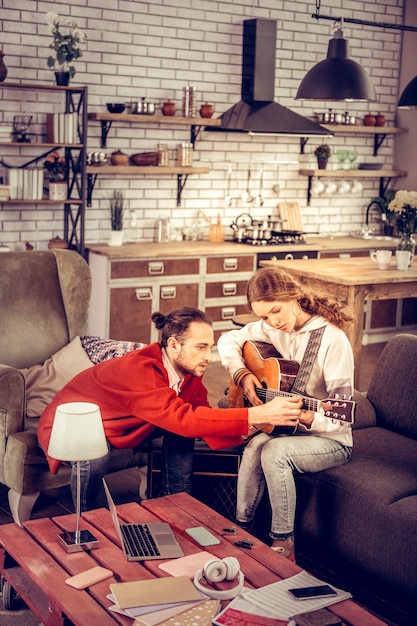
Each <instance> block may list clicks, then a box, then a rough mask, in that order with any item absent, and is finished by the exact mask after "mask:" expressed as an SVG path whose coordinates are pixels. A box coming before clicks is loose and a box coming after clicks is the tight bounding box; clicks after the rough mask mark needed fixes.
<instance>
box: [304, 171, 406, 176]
mask: <svg viewBox="0 0 417 626" xmlns="http://www.w3.org/2000/svg"><path fill="white" fill-rule="evenodd" d="M298 173H299V174H300V175H301V176H316V177H320V176H321V177H323V178H387V177H388V176H389V177H390V178H400V177H401V176H407V172H404V171H403V170H328V169H325V170H299V171H298Z"/></svg>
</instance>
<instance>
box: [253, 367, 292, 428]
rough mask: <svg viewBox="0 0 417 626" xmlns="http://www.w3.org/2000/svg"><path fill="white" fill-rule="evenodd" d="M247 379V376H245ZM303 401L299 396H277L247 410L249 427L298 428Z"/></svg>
mask: <svg viewBox="0 0 417 626" xmlns="http://www.w3.org/2000/svg"><path fill="white" fill-rule="evenodd" d="M245 378H247V376H245ZM302 406H303V401H302V399H301V398H300V397H299V396H290V397H281V396H277V397H276V398H274V399H273V400H271V401H270V402H266V403H265V404H262V405H258V406H251V407H249V409H248V424H249V426H255V427H260V426H262V425H265V424H271V425H272V426H293V427H294V428H295V427H296V426H298V422H299V421H300V417H301V413H302V411H301V407H302Z"/></svg>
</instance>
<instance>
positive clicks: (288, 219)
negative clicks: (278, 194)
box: [278, 202, 304, 232]
mask: <svg viewBox="0 0 417 626" xmlns="http://www.w3.org/2000/svg"><path fill="white" fill-rule="evenodd" d="M278 214H279V216H280V219H281V222H282V230H298V231H300V232H303V231H304V229H303V221H302V219H301V213H300V207H299V205H298V202H279V203H278Z"/></svg>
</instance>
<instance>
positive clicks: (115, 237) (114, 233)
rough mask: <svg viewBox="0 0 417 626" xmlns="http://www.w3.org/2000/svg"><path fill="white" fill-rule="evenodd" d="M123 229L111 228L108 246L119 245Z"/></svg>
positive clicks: (121, 241)
mask: <svg viewBox="0 0 417 626" xmlns="http://www.w3.org/2000/svg"><path fill="white" fill-rule="evenodd" d="M123 234H124V232H123V230H111V231H110V241H109V246H121V245H122V244H123Z"/></svg>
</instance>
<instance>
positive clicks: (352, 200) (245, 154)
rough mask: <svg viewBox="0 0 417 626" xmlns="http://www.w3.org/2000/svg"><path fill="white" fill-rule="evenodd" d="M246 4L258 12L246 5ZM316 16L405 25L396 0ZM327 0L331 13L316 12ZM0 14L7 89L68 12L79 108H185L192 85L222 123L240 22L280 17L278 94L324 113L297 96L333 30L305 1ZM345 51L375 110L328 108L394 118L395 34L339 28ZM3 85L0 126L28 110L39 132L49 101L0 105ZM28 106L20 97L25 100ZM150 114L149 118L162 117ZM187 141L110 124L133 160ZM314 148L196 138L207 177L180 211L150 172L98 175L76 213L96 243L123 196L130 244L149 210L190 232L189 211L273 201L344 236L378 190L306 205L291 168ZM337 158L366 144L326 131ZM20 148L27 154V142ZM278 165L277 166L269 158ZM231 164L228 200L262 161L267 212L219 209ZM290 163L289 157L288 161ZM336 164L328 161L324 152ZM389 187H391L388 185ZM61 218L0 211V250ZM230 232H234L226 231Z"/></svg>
mask: <svg viewBox="0 0 417 626" xmlns="http://www.w3.org/2000/svg"><path fill="white" fill-rule="evenodd" d="M255 4H256V6H254V5H255ZM322 4H323V6H322V9H321V13H322V14H324V15H328V14H331V15H334V16H336V17H338V16H342V17H358V18H361V19H367V20H374V21H379V22H394V23H401V22H402V11H403V0H377V1H368V2H363V1H361V0H350V1H346V0H333V1H332V2H331V3H322ZM325 4H327V5H329V4H331V7H329V6H324V5H325ZM2 5H3V8H2V11H1V13H0V25H1V29H2V33H1V39H0V47H1V48H2V49H3V52H4V54H5V57H4V60H5V63H6V65H7V67H8V77H7V80H8V81H12V82H16V81H22V82H30V83H32V82H34V83H36V82H40V83H48V82H50V81H52V80H53V74H52V72H51V70H49V69H48V68H47V66H46V58H47V56H48V54H49V49H48V44H49V43H50V35H49V33H48V31H47V27H46V21H45V15H46V12H47V11H55V12H57V13H58V14H59V15H61V16H64V15H70V16H71V17H73V18H74V19H75V20H76V21H77V22H78V24H79V26H80V27H81V28H83V29H84V30H85V31H86V32H87V35H88V41H87V43H86V44H85V46H84V48H83V57H82V59H81V60H80V62H78V63H77V75H76V77H75V79H74V82H76V83H78V84H87V85H88V87H89V110H90V111H103V110H105V103H106V102H110V101H113V102H129V101H132V100H138V99H140V98H141V97H142V96H145V97H146V98H147V99H148V100H149V101H151V102H155V103H157V104H158V105H159V104H160V103H162V102H163V101H165V100H167V99H168V98H170V99H173V100H174V101H175V103H176V105H177V109H180V108H181V97H182V87H183V86H184V85H186V84H187V82H189V83H190V84H194V85H195V86H196V88H197V96H198V100H199V103H202V102H203V101H206V100H207V101H209V102H211V103H213V104H214V106H215V115H220V114H221V113H222V112H224V111H225V110H226V109H227V108H228V107H229V106H230V105H232V104H234V103H235V102H237V101H238V100H239V99H240V73H241V68H240V64H241V43H242V30H243V24H242V23H243V20H244V19H248V18H252V17H265V18H273V19H276V20H277V21H278V34H277V54H276V66H277V69H276V80H275V99H276V100H277V101H279V102H280V104H282V105H284V106H288V107H290V108H292V109H293V110H295V111H297V112H298V113H301V114H304V115H311V114H312V113H313V111H320V112H322V111H324V110H326V109H327V107H328V103H320V102H318V103H311V102H310V103H308V102H305V103H301V102H297V101H296V100H294V98H295V95H296V91H297V88H298V85H299V83H300V81H301V80H302V78H303V76H304V75H305V73H306V72H307V71H308V70H309V69H310V68H311V67H312V66H313V64H315V63H316V62H318V61H320V60H321V59H323V58H325V55H326V51H327V44H328V40H329V39H330V38H331V34H332V28H331V27H332V22H330V21H326V20H320V21H317V20H314V19H312V18H311V14H312V13H313V12H314V10H315V2H314V1H311V2H301V3H300V2H297V3H296V2H289V1H288V0H274V2H272V1H271V0H258V1H257V2H256V3H253V2H252V0H227V1H223V2H217V1H215V0H205V1H204V2H203V1H197V2H196V1H195V0H152V1H150V2H142V1H138V0H137V1H134V2H133V1H130V2H129V1H123V0H112V1H110V0H107V1H104V2H103V0H85V1H84V0H83V1H81V0H80V1H78V0H77V1H74V0H73V1H71V2H62V3H58V2H52V1H48V0H46V1H45V0H44V1H40V0H39V1H38V0H3V3H2ZM344 33H345V37H346V38H347V39H348V40H349V44H350V56H351V57H352V58H353V59H354V60H356V61H357V62H359V63H361V64H362V65H363V67H364V68H365V69H366V70H367V71H368V72H369V73H370V75H371V78H372V80H373V82H374V84H375V87H376V90H377V92H378V96H379V102H378V103H374V104H369V105H368V104H366V103H352V104H350V105H348V106H347V105H346V104H344V103H333V107H332V108H333V110H334V111H336V112H339V111H340V112H343V111H345V110H349V112H350V113H351V114H354V115H356V116H358V117H363V115H364V114H365V113H366V112H368V110H370V111H373V112H377V111H380V112H381V113H383V114H384V115H385V117H386V120H387V123H388V124H391V125H394V124H395V123H396V102H397V98H398V77H399V64H400V50H401V32H400V31H385V30H382V29H375V28H370V27H362V26H354V25H351V24H345V26H344ZM10 97H11V96H10V92H8V94H7V96H6V95H4V94H2V92H1V90H0V98H1V100H0V121H6V122H8V121H11V120H12V118H13V115H14V113H18V112H21V113H23V112H25V113H33V114H34V115H35V118H36V119H35V121H36V124H35V126H34V128H35V130H37V131H38V132H40V130H41V128H42V127H41V121H42V119H43V113H44V112H45V111H51V110H54V108H55V110H59V108H57V105H54V104H53V102H52V103H51V94H48V93H41V94H37V93H33V94H30V93H28V92H24V93H20V92H18V91H13V92H12V98H13V99H9V98H10ZM25 98H26V101H25ZM158 112H159V111H158ZM185 140H188V131H186V130H185V129H184V128H181V127H175V126H172V127H171V126H169V127H159V126H157V125H152V126H149V127H146V128H145V127H143V128H142V127H139V126H136V125H128V126H122V125H118V124H116V123H114V124H113V126H112V128H111V130H110V132H109V135H108V144H107V149H106V151H107V153H109V154H110V153H111V152H112V151H113V150H116V149H119V148H120V149H122V150H123V151H125V152H127V153H129V154H131V153H134V152H142V151H147V150H153V149H155V147H156V144H157V143H158V142H159V141H164V142H165V143H168V145H169V147H170V148H171V149H174V148H175V147H176V146H177V144H178V143H179V142H181V141H185ZM99 141H100V125H99V124H98V123H92V122H90V124H89V133H88V151H95V150H99V149H100V148H99V145H100V144H99ZM318 143H319V140H313V139H310V140H309V142H308V143H307V146H306V153H305V154H304V155H300V153H299V152H300V150H299V140H298V139H295V138H287V139H286V138H284V137H276V138H274V137H256V138H251V137H248V136H246V135H240V134H239V135H235V134H229V135H226V134H219V133H202V134H201V135H200V138H199V140H198V142H197V145H196V148H197V149H196V151H195V161H194V164H195V165H197V164H198V162H200V163H201V165H204V166H208V167H210V169H211V173H210V174H208V175H201V176H190V177H189V178H188V181H187V184H186V186H185V189H184V192H183V202H182V206H181V207H177V206H176V187H177V181H176V177H175V176H169V177H168V176H163V177H161V178H155V179H152V178H149V177H145V176H138V177H137V178H135V179H129V178H127V177H124V176H119V177H114V178H108V177H99V178H98V180H97V184H96V187H95V190H94V195H93V206H92V207H89V208H87V210H86V241H87V242H98V241H106V240H107V238H108V232H109V227H110V224H109V219H108V210H107V206H108V202H107V198H108V196H109V195H110V193H111V190H112V189H114V188H117V189H123V190H124V191H125V192H126V197H127V198H128V200H129V208H130V210H131V211H132V212H135V214H136V217H137V228H136V230H135V238H136V239H137V240H139V241H141V240H150V239H153V237H154V223H155V220H156V219H157V218H158V217H159V216H170V217H171V220H172V223H173V225H174V226H177V227H179V228H182V227H184V226H187V225H191V224H192V223H193V221H194V220H195V219H196V216H197V214H198V211H199V210H204V212H205V213H206V214H207V215H209V216H210V217H215V216H217V214H218V213H220V215H221V217H222V220H223V222H224V224H225V225H227V226H228V225H229V224H230V223H231V222H232V221H233V219H234V218H235V217H236V216H237V215H239V214H240V213H242V212H246V211H247V210H248V208H249V209H250V211H251V213H252V215H253V217H264V216H267V215H276V206H277V202H278V201H279V200H288V201H294V200H296V201H298V202H299V204H300V207H301V211H302V215H303V221H304V226H305V230H307V231H320V232H323V233H325V232H329V231H331V232H334V233H349V232H350V231H353V230H356V229H358V228H359V227H360V225H361V224H362V223H363V222H364V216H365V209H366V206H367V204H368V203H369V201H370V200H371V198H372V197H374V196H377V195H378V190H379V181H378V179H375V180H373V179H372V180H368V179H366V180H365V181H364V182H363V186H364V189H363V192H362V194H361V195H359V196H358V197H356V196H341V197H336V196H333V197H331V198H326V197H320V198H314V199H313V200H312V202H311V205H310V206H307V204H306V190H307V179H305V178H304V177H300V176H299V175H298V169H299V168H300V166H301V167H309V166H314V165H315V158H314V157H313V156H312V152H313V150H314V147H315V146H316V145H317V144H318ZM331 145H332V146H333V148H334V151H335V152H336V151H337V149H339V148H343V147H354V148H356V149H357V150H358V152H359V157H358V160H359V161H372V160H373V157H372V146H373V139H367V138H364V137H343V136H339V137H336V138H335V139H333V140H332V141H331ZM393 146H394V140H393V138H392V137H387V139H386V140H385V142H384V143H383V145H382V147H381V149H380V152H379V155H378V158H377V159H375V160H378V161H383V162H384V164H385V165H386V166H387V167H389V168H390V167H392V166H393V165H394V163H393ZM30 150H35V149H34V148H31V149H30ZM0 159H4V160H5V161H6V162H7V163H12V164H13V165H15V164H16V163H18V162H19V157H18V155H17V151H16V149H12V148H10V147H9V148H7V146H4V145H3V146H1V147H0ZM279 161H287V163H284V164H280V165H277V163H276V162H279ZM229 162H231V163H232V164H233V181H232V195H234V197H235V198H239V197H240V193H241V192H242V191H243V190H244V188H245V185H246V172H247V167H248V164H249V163H252V169H253V175H252V183H253V191H254V192H256V191H257V189H258V184H259V172H258V166H257V165H256V164H259V163H260V162H263V164H264V191H263V194H264V196H265V204H264V206H263V207H262V209H259V208H257V207H255V206H254V205H247V204H244V203H243V202H242V201H241V200H240V199H236V200H234V202H233V206H232V207H231V208H225V207H224V204H223V199H224V196H225V193H226V172H227V168H228V164H229ZM293 162H296V163H293ZM333 162H336V158H335V157H334V159H333ZM278 176H279V180H280V183H281V193H280V197H279V199H277V198H276V197H274V193H273V191H272V186H273V184H274V183H275V182H276V181H277V177H278ZM395 184H396V185H397V186H398V184H400V183H395V182H394V184H393V186H395ZM62 224H63V220H62V210H61V209H53V208H50V207H45V206H42V205H39V206H38V207H34V208H28V207H24V206H22V207H19V206H13V207H11V206H7V205H2V206H0V243H5V244H8V245H10V246H11V247H12V249H21V248H23V246H24V243H23V242H24V240H26V239H29V240H31V241H32V243H34V244H35V245H36V247H37V248H44V247H46V245H47V242H48V240H49V239H50V238H51V237H54V236H56V235H59V236H62ZM226 234H227V235H228V236H231V230H230V229H228V228H227V229H226Z"/></svg>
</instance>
